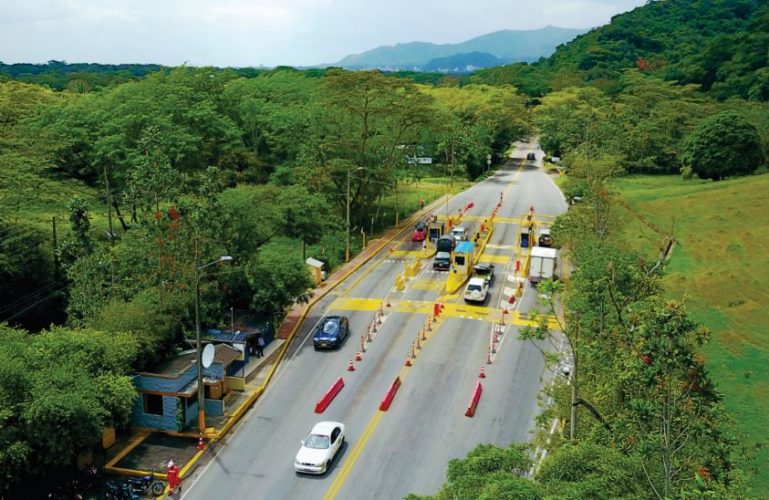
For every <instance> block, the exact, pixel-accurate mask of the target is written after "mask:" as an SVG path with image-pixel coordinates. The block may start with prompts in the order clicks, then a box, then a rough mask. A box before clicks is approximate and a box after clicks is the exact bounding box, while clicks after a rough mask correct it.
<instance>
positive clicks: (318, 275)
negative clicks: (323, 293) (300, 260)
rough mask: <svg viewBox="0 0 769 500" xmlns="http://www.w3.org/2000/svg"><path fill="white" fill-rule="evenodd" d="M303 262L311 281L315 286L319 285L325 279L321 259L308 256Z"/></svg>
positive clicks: (323, 265)
mask: <svg viewBox="0 0 769 500" xmlns="http://www.w3.org/2000/svg"><path fill="white" fill-rule="evenodd" d="M305 264H306V265H307V269H308V270H309V271H310V277H311V279H312V281H313V283H315V286H318V285H320V283H321V282H322V281H325V280H326V270H325V264H324V263H323V262H322V261H319V260H317V259H313V258H312V257H309V258H308V259H307V260H306V261H305Z"/></svg>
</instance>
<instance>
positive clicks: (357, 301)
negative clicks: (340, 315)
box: [330, 297, 558, 329]
mask: <svg viewBox="0 0 769 500" xmlns="http://www.w3.org/2000/svg"><path fill="white" fill-rule="evenodd" d="M433 304H434V302H432V301H425V300H398V301H392V311H393V312H398V313H412V314H425V315H430V314H432V312H433ZM381 305H382V299H366V298H352V297H342V298H339V299H336V300H335V301H333V302H332V303H331V307H330V308H331V309H336V310H347V311H372V312H373V311H376V310H377V309H379V307H380V306H381ZM444 305H445V308H444V310H443V312H442V313H441V315H442V316H443V315H445V316H446V317H451V318H464V319H475V320H481V321H491V322H499V321H500V320H501V319H502V309H498V308H496V307H483V306H471V305H467V304H461V303H459V304H456V303H445V302H444ZM544 317H545V319H546V320H547V324H548V327H549V328H551V329H556V328H557V327H558V323H557V321H556V319H555V317H553V316H544ZM505 323H510V324H513V325H518V326H536V325H537V322H534V321H532V320H531V318H529V317H528V316H526V315H521V313H519V312H518V311H510V312H509V314H506V315H505Z"/></svg>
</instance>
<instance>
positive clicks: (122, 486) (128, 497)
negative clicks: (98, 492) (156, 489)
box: [104, 481, 141, 500]
mask: <svg viewBox="0 0 769 500" xmlns="http://www.w3.org/2000/svg"><path fill="white" fill-rule="evenodd" d="M104 498H105V499H107V500H141V497H140V496H139V495H137V494H136V493H134V491H133V490H132V489H131V485H130V484H129V483H127V482H125V481H122V482H115V481H109V482H107V484H106V485H105V491H104Z"/></svg>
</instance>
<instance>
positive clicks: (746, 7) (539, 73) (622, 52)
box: [476, 0, 769, 101]
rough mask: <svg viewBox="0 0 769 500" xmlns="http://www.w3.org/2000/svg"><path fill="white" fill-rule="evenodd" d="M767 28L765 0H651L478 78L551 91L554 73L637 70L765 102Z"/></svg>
mask: <svg viewBox="0 0 769 500" xmlns="http://www.w3.org/2000/svg"><path fill="white" fill-rule="evenodd" d="M767 33H769V5H767V2H766V0H666V1H664V2H662V1H656V2H649V3H647V4H646V5H644V6H641V7H637V8H636V9H634V10H632V11H630V12H626V13H623V14H618V15H616V16H614V17H613V18H612V20H611V23H610V24H607V25H606V26H602V27H600V28H596V29H593V30H591V31H590V32H588V33H585V34H583V35H581V36H578V37H577V38H575V39H574V40H573V41H571V42H569V43H567V44H564V45H563V46H561V47H559V48H558V49H557V50H556V51H555V53H553V55H551V56H550V57H549V58H548V59H546V60H544V61H540V62H538V63H535V64H534V65H532V66H525V65H513V66H509V67H504V68H494V69H490V70H483V71H481V72H479V73H478V74H477V75H476V77H477V78H478V79H479V80H481V81H486V82H489V83H492V82H494V83H513V84H516V85H518V87H519V88H521V89H524V91H527V92H528V93H529V94H530V95H533V96H535V95H540V94H541V93H544V92H547V91H549V90H550V89H551V87H550V85H549V82H550V81H552V80H553V78H556V79H557V78H561V79H562V78H563V77H564V76H568V79H569V80H570V81H579V79H581V80H583V81H585V82H597V83H600V82H612V81H617V80H618V79H619V77H620V76H621V74H622V72H623V71H625V70H627V69H630V68H637V69H639V70H641V71H643V72H646V73H650V74H655V75H657V76H660V77H661V78H664V79H666V80H674V81H677V82H680V83H684V84H685V83H694V84H699V85H701V86H702V89H703V90H704V91H706V92H711V93H712V94H713V95H715V96H716V97H718V98H720V99H726V98H728V97H731V96H739V97H743V98H747V99H754V100H761V101H767V100H769V36H767ZM575 77H576V78H575ZM535 81H536V82H538V83H537V84H536V85H535V84H533V82H535Z"/></svg>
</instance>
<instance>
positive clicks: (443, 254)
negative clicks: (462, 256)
mask: <svg viewBox="0 0 769 500" xmlns="http://www.w3.org/2000/svg"><path fill="white" fill-rule="evenodd" d="M435 258H436V259H438V260H441V259H445V260H449V259H450V258H451V254H450V253H448V252H438V253H437V254H435Z"/></svg>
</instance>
